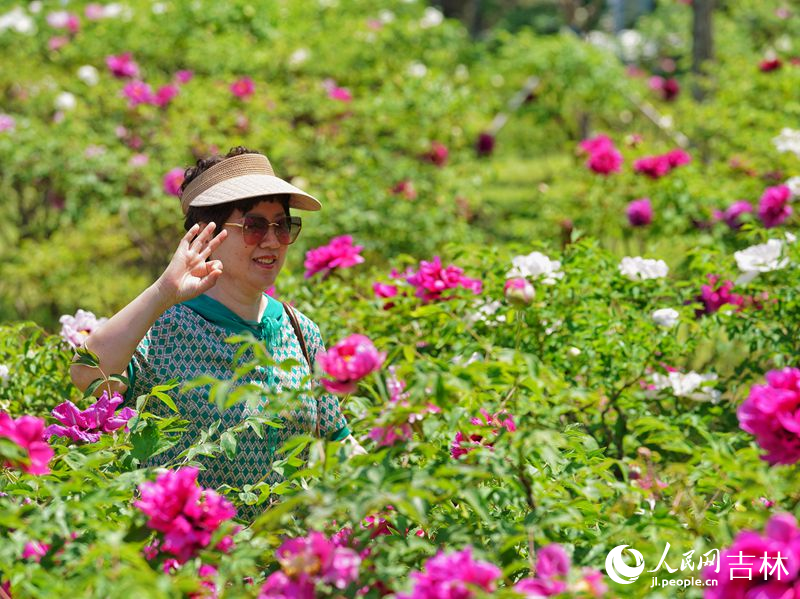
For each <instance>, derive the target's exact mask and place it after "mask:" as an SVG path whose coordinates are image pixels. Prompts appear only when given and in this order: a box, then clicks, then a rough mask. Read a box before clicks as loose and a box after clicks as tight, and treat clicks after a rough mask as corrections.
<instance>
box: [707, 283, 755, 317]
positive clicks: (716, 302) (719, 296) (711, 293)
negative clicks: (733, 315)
mask: <svg viewBox="0 0 800 599" xmlns="http://www.w3.org/2000/svg"><path fill="white" fill-rule="evenodd" d="M718 282H719V276H718V275H708V285H703V286H702V287H701V290H700V295H699V296H698V297H697V298H696V301H699V302H701V303H702V304H703V308H702V309H700V310H696V312H695V316H702V315H704V314H712V313H714V312H716V311H717V310H719V309H720V308H721V307H722V306H724V305H725V304H731V305H734V306H739V307H740V309H741V306H743V305H744V297H743V296H741V295H738V294H736V293H731V289H733V282H732V281H728V280H725V281H723V282H722V283H721V284H719V285H717V283H718Z"/></svg>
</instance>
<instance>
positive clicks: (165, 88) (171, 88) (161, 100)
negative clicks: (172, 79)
mask: <svg viewBox="0 0 800 599" xmlns="http://www.w3.org/2000/svg"><path fill="white" fill-rule="evenodd" d="M178 91H179V90H178V86H177V85H162V86H161V87H159V88H158V91H157V92H156V94H155V95H154V96H153V98H152V100H151V101H152V103H153V104H155V105H156V106H160V107H161V108H163V107H164V106H167V105H169V103H170V102H172V99H173V98H174V97H175V96H177V95H178Z"/></svg>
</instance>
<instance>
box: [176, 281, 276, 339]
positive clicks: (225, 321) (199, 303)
mask: <svg viewBox="0 0 800 599" xmlns="http://www.w3.org/2000/svg"><path fill="white" fill-rule="evenodd" d="M264 295H265V296H266V297H267V307H266V309H265V310H264V314H263V315H262V316H261V322H256V321H254V320H245V319H244V318H242V317H241V316H239V315H238V314H235V313H234V312H233V311H232V310H231V309H230V308H228V307H227V306H226V305H225V304H223V303H221V302H218V301H217V300H215V299H214V298H211V297H209V296H207V295H205V294H202V295H198V296H197V297H195V298H193V299H190V300H187V301H185V302H182V305H184V306H186V307H187V308H189V309H190V310H192V311H193V312H195V313H197V314H199V315H200V316H202V317H203V318H205V319H206V320H207V321H209V322H211V323H214V324H215V325H217V326H220V327H222V328H224V329H225V330H226V331H227V332H228V333H229V334H230V335H237V334H240V333H244V332H246V331H249V332H251V333H253V335H255V337H256V339H258V340H264V341H266V344H267V346H268V347H270V346H271V347H274V346H276V345H277V344H278V338H279V333H280V330H281V322H282V321H283V304H282V303H281V302H279V301H278V300H276V299H274V298H272V297H270V296H269V295H267V294H266V293H265V294H264Z"/></svg>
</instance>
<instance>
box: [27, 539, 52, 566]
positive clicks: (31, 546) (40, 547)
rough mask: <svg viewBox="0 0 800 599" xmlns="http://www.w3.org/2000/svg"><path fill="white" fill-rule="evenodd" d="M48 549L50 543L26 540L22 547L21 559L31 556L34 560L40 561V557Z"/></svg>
mask: <svg viewBox="0 0 800 599" xmlns="http://www.w3.org/2000/svg"><path fill="white" fill-rule="evenodd" d="M48 551H50V545H48V544H47V543H42V542H40V541H28V542H27V543H25V547H24V548H23V549H22V559H28V558H32V559H33V561H35V562H40V561H42V558H43V557H44V556H45V555H46V554H47V552H48Z"/></svg>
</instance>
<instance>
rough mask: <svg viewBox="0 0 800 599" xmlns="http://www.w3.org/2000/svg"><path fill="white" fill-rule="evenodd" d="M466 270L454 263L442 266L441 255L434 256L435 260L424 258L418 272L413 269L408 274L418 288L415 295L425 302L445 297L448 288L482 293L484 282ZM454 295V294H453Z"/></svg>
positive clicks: (409, 279) (408, 278)
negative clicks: (460, 288) (467, 273)
mask: <svg viewBox="0 0 800 599" xmlns="http://www.w3.org/2000/svg"><path fill="white" fill-rule="evenodd" d="M463 273H464V271H463V270H462V269H461V268H458V267H457V266H453V265H452V264H451V265H450V266H448V267H446V268H442V261H441V259H440V258H439V256H434V257H433V261H431V262H426V261H425V260H422V261H421V262H420V264H419V269H418V270H417V271H416V272H413V271H411V272H410V273H407V275H406V281H407V282H408V283H409V285H412V286H414V287H416V288H417V291H416V293H415V295H416V296H417V297H419V298H422V300H423V301H424V302H430V301H438V300H441V299H450V298H449V297H448V298H443V297H442V293H443V292H444V291H446V290H448V289H455V288H456V287H463V288H465V289H470V290H471V291H472V292H473V293H476V294H477V293H480V292H481V289H482V284H481V281H480V280H479V279H470V278H468V277H465V276H464V274H463ZM451 297H452V296H451Z"/></svg>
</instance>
